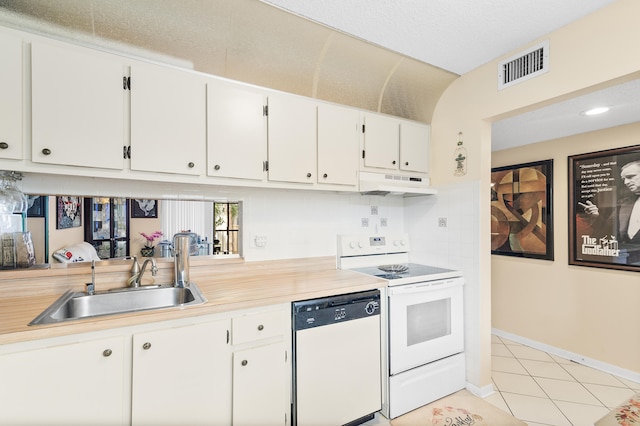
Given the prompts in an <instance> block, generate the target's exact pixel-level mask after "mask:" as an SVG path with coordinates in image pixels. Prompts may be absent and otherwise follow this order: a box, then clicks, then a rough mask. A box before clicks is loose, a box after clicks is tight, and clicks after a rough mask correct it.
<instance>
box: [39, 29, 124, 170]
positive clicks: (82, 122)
mask: <svg viewBox="0 0 640 426" xmlns="http://www.w3.org/2000/svg"><path fill="white" fill-rule="evenodd" d="M123 76H124V64H123V62H121V60H120V59H118V58H117V57H116V56H113V55H108V54H105V53H101V52H97V51H92V50H89V49H83V48H79V47H61V46H58V45H48V44H44V43H39V42H34V43H33V44H32V45H31V81H32V103H31V111H32V153H31V157H32V161H34V162H36V163H49V164H62V165H72V166H85V167H101V168H108V169H122V168H123V167H124V158H123V155H122V149H123V147H124V120H125V112H124V99H125V95H124V93H125V91H124V89H123V84H122V78H123Z"/></svg>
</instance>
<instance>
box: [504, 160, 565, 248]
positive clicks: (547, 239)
mask: <svg viewBox="0 0 640 426" xmlns="http://www.w3.org/2000/svg"><path fill="white" fill-rule="evenodd" d="M552 189H553V160H544V161H537V162H533V163H524V164H516V165H514V166H506V167H496V168H493V169H491V254H498V255H504V256H517V257H527V258H533V259H544V260H553V191H552Z"/></svg>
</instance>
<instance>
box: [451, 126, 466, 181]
mask: <svg viewBox="0 0 640 426" xmlns="http://www.w3.org/2000/svg"><path fill="white" fill-rule="evenodd" d="M453 157H454V160H455V162H456V168H455V170H454V171H453V175H454V176H464V175H466V174H467V149H466V148H465V147H464V146H463V142H462V132H459V133H458V147H457V148H456V149H455V151H453Z"/></svg>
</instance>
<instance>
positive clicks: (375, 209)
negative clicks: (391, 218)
mask: <svg viewBox="0 0 640 426" xmlns="http://www.w3.org/2000/svg"><path fill="white" fill-rule="evenodd" d="M377 214H378V206H371V215H372V216H375V215H377Z"/></svg>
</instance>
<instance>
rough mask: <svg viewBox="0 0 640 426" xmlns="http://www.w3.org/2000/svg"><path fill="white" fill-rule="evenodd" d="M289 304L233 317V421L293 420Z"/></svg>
mask: <svg viewBox="0 0 640 426" xmlns="http://www.w3.org/2000/svg"><path fill="white" fill-rule="evenodd" d="M290 317H291V313H290V308H289V306H288V305H287V306H282V307H279V308H278V309H270V310H261V311H257V312H247V313H244V314H239V315H236V316H234V317H233V319H232V321H233V323H232V324H233V325H232V329H233V344H234V348H233V425H234V426H251V425H256V426H257V425H260V426H272V425H279V426H282V425H287V424H289V423H290V420H289V417H290V411H291V385H290V383H291V363H290V360H289V358H290V350H289V348H291V337H290V336H291V321H290Z"/></svg>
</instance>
